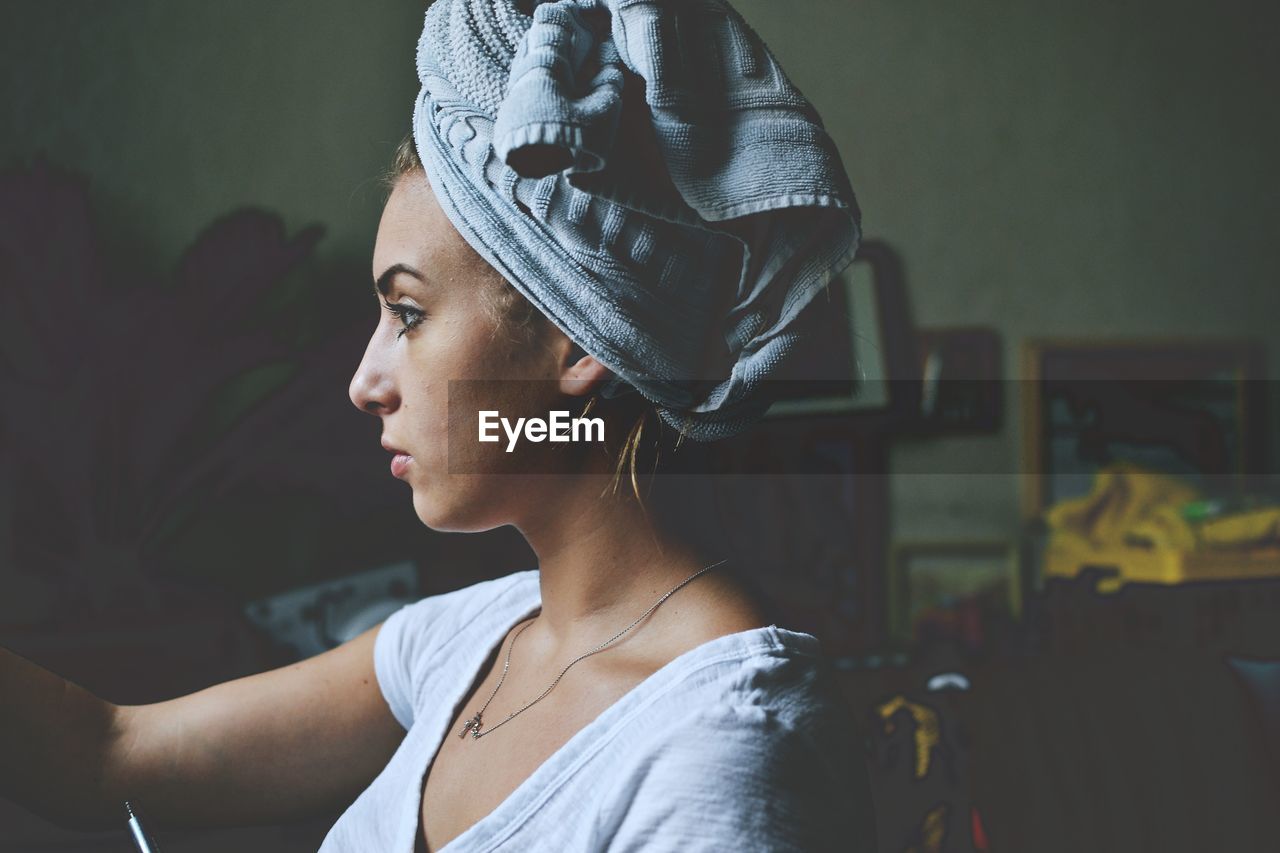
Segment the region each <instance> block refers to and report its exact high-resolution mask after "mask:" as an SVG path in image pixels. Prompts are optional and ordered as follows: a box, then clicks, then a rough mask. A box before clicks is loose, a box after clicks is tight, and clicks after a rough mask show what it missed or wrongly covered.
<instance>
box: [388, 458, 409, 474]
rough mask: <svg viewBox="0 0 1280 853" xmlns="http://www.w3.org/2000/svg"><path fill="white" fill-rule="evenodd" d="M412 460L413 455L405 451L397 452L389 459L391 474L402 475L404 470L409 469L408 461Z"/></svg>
mask: <svg viewBox="0 0 1280 853" xmlns="http://www.w3.org/2000/svg"><path fill="white" fill-rule="evenodd" d="M412 461H413V457H412V456H410V455H408V454H407V453H397V454H396V455H395V456H394V457H392V459H391V474H392V476H395V477H403V476H404V472H405V471H407V470H408V469H409V463H410V462H412Z"/></svg>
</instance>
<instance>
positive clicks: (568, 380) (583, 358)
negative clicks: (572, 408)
mask: <svg viewBox="0 0 1280 853" xmlns="http://www.w3.org/2000/svg"><path fill="white" fill-rule="evenodd" d="M563 350H564V356H563V359H562V361H561V365H562V366H561V370H560V392H561V393H563V394H568V395H570V396H573V397H585V396H586V395H588V394H590V393H592V392H593V391H596V390H598V389H599V387H600V386H601V385H603V384H604V383H605V382H606V381H608V380H609V379H611V378H613V371H612V370H610V369H609V368H607V367H605V366H604V365H603V364H601V363H600V362H598V361H596V359H595V356H592V355H589V354H588V353H587V351H586V350H584V349H583V348H582V347H580V346H578V344H577V342H575V341H572V340H570V339H569V337H568V336H565V338H564V342H563Z"/></svg>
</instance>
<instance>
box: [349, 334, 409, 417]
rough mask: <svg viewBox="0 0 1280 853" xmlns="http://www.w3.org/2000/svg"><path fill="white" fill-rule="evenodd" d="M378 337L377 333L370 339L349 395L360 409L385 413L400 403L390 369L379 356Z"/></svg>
mask: <svg viewBox="0 0 1280 853" xmlns="http://www.w3.org/2000/svg"><path fill="white" fill-rule="evenodd" d="M377 338H378V336H377V333H375V334H374V336H373V337H372V338H370V339H369V345H368V346H367V347H366V348H365V351H364V358H362V359H360V366H359V367H357V368H356V373H355V376H353V377H351V385H350V387H348V388H347V395H348V396H349V397H350V398H351V402H352V404H353V405H354V406H355V407H356V408H357V409H359V410H360V411H362V412H368V413H369V414H371V415H385V414H387V413H388V412H391V411H394V410H395V408H396V406H397V405H399V397H398V396H397V395H396V391H395V386H394V384H393V383H392V381H391V374H390V371H388V370H387V369H386V365H384V364H383V363H382V361H381V359H379V357H378V352H377V349H376V342H377Z"/></svg>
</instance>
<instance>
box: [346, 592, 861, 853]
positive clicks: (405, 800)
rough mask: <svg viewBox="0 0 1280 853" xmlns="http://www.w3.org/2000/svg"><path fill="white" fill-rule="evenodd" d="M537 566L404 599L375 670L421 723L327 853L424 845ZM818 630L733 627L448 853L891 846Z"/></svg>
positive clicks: (625, 705)
mask: <svg viewBox="0 0 1280 853" xmlns="http://www.w3.org/2000/svg"><path fill="white" fill-rule="evenodd" d="M541 603H542V598H541V590H540V588H539V585H538V570H536V569H531V570H528V571H523V572H516V573H514V574H511V575H507V576H505V577H501V578H497V579H495V580H490V581H484V582H482V583H477V584H473V585H472V586H469V587H466V588H464V589H460V590H456V591H454V592H449V593H445V594H443V595H434V596H430V597H428V598H424V599H422V600H420V601H418V602H415V603H413V604H409V605H406V606H405V607H403V608H401V609H400V610H399V611H397V612H396V613H394V614H392V615H391V616H390V617H388V619H387V620H386V622H384V623H383V626H382V629H381V630H380V632H379V633H378V638H377V642H376V643H375V646H374V667H375V670H376V672H377V678H378V684H379V686H380V687H381V689H382V693H383V695H384V696H385V697H386V700H387V704H388V706H390V708H391V712H392V714H394V715H395V718H396V719H397V720H399V721H400V724H401V725H403V726H404V727H405V729H406V731H407V734H406V736H405V738H404V741H403V742H402V743H401V744H400V746H399V748H398V749H397V750H396V752H395V754H394V755H393V756H392V757H391V760H390V761H389V762H388V763H387V766H386V767H385V768H383V770H382V772H381V773H380V774H379V775H378V777H377V778H376V779H374V780H373V782H372V783H371V784H370V785H369V787H368V788H366V789H365V790H364V792H363V793H361V794H360V796H359V797H357V798H356V800H355V801H354V802H353V803H352V804H351V805H350V807H348V808H347V810H346V811H345V812H344V813H343V814H342V816H341V817H340V818H339V819H338V821H337V823H335V824H334V825H333V827H332V828H331V829H330V830H329V834H328V835H327V836H326V837H325V840H324V843H323V844H322V845H321V847H320V851H321V853H414V845H415V841H416V835H417V832H418V825H419V823H418V815H419V811H420V809H421V805H422V800H421V795H422V783H423V780H424V778H425V774H426V771H427V768H428V767H429V765H430V762H431V760H432V759H433V758H434V756H435V753H436V750H437V749H438V748H439V746H440V744H441V742H442V740H443V738H444V737H445V736H446V734H447V732H446V727H448V726H451V724H452V722H453V718H454V715H455V714H456V712H457V711H458V710H459V707H458V706H459V703H460V702H461V701H462V700H463V699H464V698H465V695H466V692H467V690H468V689H469V688H470V687H471V686H472V684H473V682H474V681H475V679H476V678H477V676H478V675H479V673H480V668H481V666H482V665H483V664H484V663H485V661H486V660H487V659H488V658H489V656H490V655H491V654H492V653H493V652H494V650H495V649H497V647H498V645H499V643H501V642H502V641H503V639H505V637H506V635H507V633H508V632H509V631H510V630H511V629H512V628H513V627H515V626H516V625H517V624H519V623H520V622H522V621H524V620H525V619H527V618H528V617H530V616H532V615H533V614H534V612H535V611H536V610H537V609H538V608H539V607H540V606H541ZM819 654H820V652H819V641H818V639H817V638H816V637H814V636H813V635H812V634H805V633H799V632H795V631H789V630H786V629H784V628H779V627H777V626H776V625H770V626H768V627H765V628H755V629H752V630H748V631H742V632H739V633H736V634H730V635H726V636H722V637H717V638H716V639H714V640H711V641H709V642H707V643H703V644H702V645H701V646H698V647H697V648H695V649H691V650H690V651H688V652H686V653H684V654H682V655H680V656H679V657H678V658H676V659H675V660H673V661H671V662H670V663H668V664H667V665H666V666H664V667H662V668H661V669H660V670H658V671H657V672H655V673H653V674H652V675H650V676H649V677H648V678H646V679H645V680H644V681H643V682H641V683H640V684H638V685H637V686H636V687H634V688H633V689H632V690H631V691H629V692H628V693H627V694H626V695H624V696H623V697H622V698H621V699H619V700H618V701H617V702H615V703H614V704H613V705H611V706H610V707H608V708H607V709H605V711H604V712H603V713H601V714H600V715H599V716H598V717H597V718H596V719H595V720H593V721H592V722H590V723H588V724H587V725H586V726H585V727H583V728H582V729H581V730H579V731H578V732H577V733H576V734H575V735H574V736H573V737H572V738H570V739H569V741H568V742H567V743H565V744H564V746H562V747H561V748H560V749H559V750H558V751H557V752H555V753H554V754H553V755H551V757H550V758H548V759H547V760H546V761H545V762H544V763H543V764H542V765H541V766H540V767H538V769H537V770H535V771H534V773H533V774H532V775H531V776H529V778H527V779H526V780H525V781H524V782H522V783H521V784H520V786H519V787H518V788H516V790H515V791H513V792H512V793H511V795H510V796H509V797H508V798H507V799H506V800H504V801H503V802H502V803H500V804H499V805H498V807H497V808H496V809H494V810H493V811H492V812H490V813H489V814H488V815H487V816H486V817H484V818H483V819H481V820H480V821H479V822H478V823H476V824H474V825H473V826H471V827H470V828H468V829H467V830H466V831H465V832H463V833H462V834H461V835H459V836H458V837H457V838H455V839H453V841H451V842H449V843H448V844H446V845H445V846H444V847H443V848H441V851H440V853H480V851H506V853H516V851H520V853H529V851H554V853H566V851H608V853H623V851H641V850H642V851H646V853H648V852H649V851H672V853H675V851H679V853H698V851H712V850H715V851H722V850H723V851H796V853H799V852H800V851H805V853H815V851H828V850H830V851H835V850H839V851H841V852H842V853H858V851H864V850H865V851H873V850H875V831H874V811H873V808H872V802H871V794H870V788H869V786H868V781H867V773H866V767H865V764H864V758H863V752H862V748H861V742H860V740H859V739H858V736H857V732H856V729H855V728H854V722H853V719H852V716H851V714H850V713H849V711H847V710H846V706H845V705H844V704H843V702H842V701H841V700H840V698H839V696H838V694H837V693H836V692H835V687H834V685H832V684H831V683H830V681H829V680H828V678H827V675H826V672H825V670H824V668H823V667H821V666H819V658H818V655H819Z"/></svg>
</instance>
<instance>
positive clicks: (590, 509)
mask: <svg viewBox="0 0 1280 853" xmlns="http://www.w3.org/2000/svg"><path fill="white" fill-rule="evenodd" d="M624 489H627V487H624ZM624 489H619V494H613V493H612V492H607V493H606V495H605V496H604V497H601V495H600V492H601V487H600V484H599V482H598V481H597V480H595V479H594V478H591V479H589V480H587V481H584V482H583V483H582V485H581V486H580V487H579V488H575V489H571V490H566V493H562V494H561V495H559V496H558V498H559V499H558V500H552V501H545V502H544V503H543V507H545V510H544V511H543V512H541V513H540V515H539V517H538V518H537V519H534V520H526V522H525V523H524V524H518V525H516V526H517V528H518V529H520V531H521V533H522V534H523V535H524V536H525V538H526V539H527V540H528V542H529V545H530V547H531V548H532V549H533V551H534V553H535V554H536V555H537V557H538V568H539V573H540V583H541V592H542V610H541V613H540V614H539V615H538V619H537V624H536V625H534V626H531V627H530V630H531V631H534V630H536V631H537V632H538V633H539V634H540V636H541V641H542V642H543V643H545V644H547V645H548V647H549V648H566V649H573V648H579V649H581V648H591V647H593V646H595V645H598V644H599V643H601V642H603V641H604V640H607V639H609V638H610V637H612V636H614V635H615V634H617V633H618V632H619V631H621V630H622V629H624V628H626V627H627V626H628V625H630V624H632V622H634V621H635V620H636V619H637V618H639V617H640V616H641V615H642V614H643V613H645V612H646V611H647V610H648V609H649V608H650V607H652V606H653V605H654V604H655V603H657V602H658V600H659V599H661V598H662V596H663V595H665V594H666V593H668V592H670V591H671V590H672V589H673V588H674V587H676V586H677V585H679V584H680V583H681V582H682V581H685V580H686V579H688V578H689V577H690V576H692V575H694V574H695V573H696V572H698V571H699V570H700V569H702V568H705V567H706V566H708V565H711V564H713V563H716V562H718V561H720V560H723V559H724V558H726V557H728V556H729V555H728V553H727V552H726V553H724V554H715V553H704V552H703V550H701V549H699V548H697V547H696V546H695V545H694V544H692V543H691V542H690V541H689V540H688V539H685V538H682V537H680V536H679V535H677V534H675V533H673V532H671V531H670V530H667V529H664V528H663V527H661V526H659V525H658V524H657V523H656V522H655V519H654V515H655V514H654V513H653V507H652V506H650V507H648V508H647V509H642V508H641V507H640V505H639V504H638V503H637V501H636V500H635V498H634V496H633V495H631V494H629V489H628V490H626V491H624ZM716 574H717V571H716V569H711V570H710V571H708V572H706V573H705V574H704V575H702V576H701V577H698V578H697V579H696V580H695V581H693V582H692V583H690V584H688V585H687V586H685V587H682V588H681V589H680V590H679V591H678V592H676V593H675V594H674V595H672V596H671V598H670V599H668V600H667V601H666V602H664V603H663V604H662V605H661V606H660V607H659V608H658V611H663V610H666V611H668V614H667V615H669V613H670V611H672V610H677V609H680V610H685V611H686V612H688V613H693V612H696V611H690V610H688V609H687V605H689V604H690V603H692V602H699V603H700V605H701V606H706V605H709V604H710V603H712V599H709V598H707V595H708V592H709V591H710V590H713V589H715V590H718V591H719V592H718V593H717V595H718V596H719V598H723V597H724V595H725V590H726V587H725V584H724V581H723V580H717V579H716V578H714V576H715V575H716ZM695 588H698V589H695ZM677 599H682V601H680V602H677ZM668 605H672V606H668ZM682 605H685V606H682ZM658 611H655V613H654V618H656V616H657V612H658ZM646 621H649V620H646ZM642 627H643V625H637V626H636V628H635V629H633V630H634V631H636V632H639V631H640V630H641V629H642Z"/></svg>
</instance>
